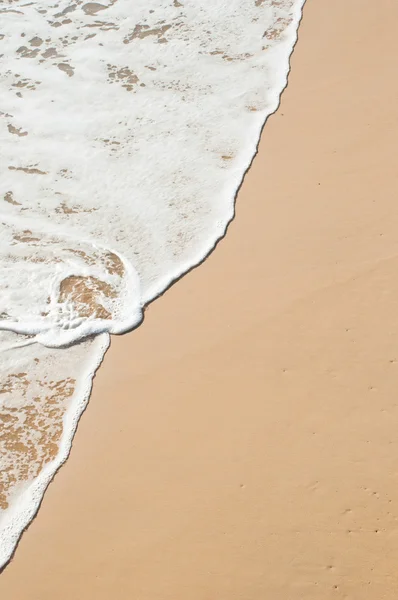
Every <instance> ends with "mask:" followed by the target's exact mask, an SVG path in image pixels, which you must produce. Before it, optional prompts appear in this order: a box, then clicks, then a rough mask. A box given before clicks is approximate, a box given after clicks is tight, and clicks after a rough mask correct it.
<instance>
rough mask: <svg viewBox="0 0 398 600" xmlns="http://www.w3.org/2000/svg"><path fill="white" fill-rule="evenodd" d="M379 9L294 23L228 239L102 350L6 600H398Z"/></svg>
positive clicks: (395, 113) (388, 26)
mask: <svg viewBox="0 0 398 600" xmlns="http://www.w3.org/2000/svg"><path fill="white" fill-rule="evenodd" d="M381 1H382V6H381V7H380V10H379V11H378V12H377V14H374V11H373V10H372V9H371V8H370V7H364V6H361V7H360V6H359V3H358V1H357V0H345V1H343V0H336V2H335V3H334V5H333V8H330V5H328V4H327V3H326V0H320V1H319V2H318V3H317V4H311V3H306V5H305V6H304V16H303V20H302V23H301V26H300V30H299V43H298V44H297V46H296V48H295V51H294V53H293V55H292V57H291V65H292V66H291V69H292V70H291V72H290V75H289V84H288V87H287V88H286V89H285V91H284V93H283V95H282V99H281V104H280V107H279V109H278V111H277V112H276V113H275V114H274V115H272V116H271V117H269V119H268V120H267V124H266V127H265V129H264V130H263V136H262V140H261V142H260V146H259V152H258V154H257V157H256V158H255V160H254V162H253V164H252V167H251V169H250V170H249V172H248V173H247V174H246V176H245V178H244V183H243V186H242V187H241V189H240V192H239V195H238V199H237V204H236V215H235V219H234V220H233V221H232V222H231V223H230V225H229V227H228V233H227V235H226V237H225V238H224V239H223V240H221V242H220V243H219V244H218V245H217V249H216V251H215V252H213V253H212V254H211V255H210V256H209V257H208V258H207V259H206V261H205V262H204V263H203V264H201V265H200V266H199V267H198V268H195V269H193V270H192V271H191V272H190V273H188V274H187V275H186V276H185V277H183V278H182V279H181V281H179V282H178V285H173V286H172V287H171V288H170V289H169V290H168V291H167V294H165V295H164V296H162V297H160V298H159V299H158V300H157V302H155V303H151V304H150V305H149V308H147V310H146V316H145V321H144V323H143V324H142V325H141V327H139V328H138V329H137V330H135V331H134V332H132V333H130V334H128V335H126V336H123V337H118V338H115V337H113V338H112V342H111V348H110V350H109V351H108V352H107V354H106V357H105V360H104V362H103V364H102V366H101V368H100V370H99V372H98V374H97V376H96V378H95V380H94V389H93V392H92V396H91V399H90V403H89V406H88V408H87V410H86V411H85V413H84V415H83V417H82V419H81V422H80V424H79V427H78V431H77V433H76V436H75V439H74V441H73V447H72V450H71V455H70V457H69V459H68V460H67V462H66V465H65V466H64V467H63V468H62V469H61V470H60V472H59V473H58V474H57V475H56V477H55V480H54V481H53V483H52V484H51V485H50V487H49V489H48V490H47V492H46V494H45V496H44V499H43V502H42V507H41V509H40V511H39V514H38V517H37V518H36V519H35V520H34V522H33V523H32V524H31V526H30V527H29V529H28V531H27V532H26V533H25V534H24V535H23V538H22V540H21V543H20V544H19V547H18V550H17V552H16V555H15V557H14V559H13V560H12V562H11V564H10V565H9V566H8V567H7V568H6V569H5V571H4V572H3V573H2V575H1V577H0V594H1V593H2V594H3V596H4V597H7V598H13V597H22V598H26V600H46V599H47V598H48V599H50V598H51V599H52V598H54V597H57V598H59V599H60V600H62V599H63V598H65V600H66V599H68V600H70V599H71V598H78V597H83V596H84V598H85V599H87V600H89V599H91V598H92V599H94V598H95V599H96V600H97V599H99V600H101V599H102V598H104V599H105V598H109V597H110V595H111V594H112V595H114V596H115V597H116V598H118V600H119V599H121V600H123V599H124V598H126V600H127V598H129V599H130V598H140V599H141V600H146V599H148V600H154V599H155V598H162V600H163V599H166V598H170V599H171V598H172V599H173V600H178V599H179V598H181V599H182V598H184V599H185V598H186V597H187V595H188V596H190V597H192V598H197V599H198V600H199V599H200V600H202V599H203V600H204V599H205V598H214V597H217V598H218V599H220V600H223V599H224V598H225V600H227V599H228V600H231V599H233V598H241V597H246V598H259V599H260V598H261V599H263V598H273V599H275V600H277V599H279V598H280V599H281V600H282V598H283V599H284V600H285V599H286V597H287V596H288V597H289V598H291V599H292V600H293V599H296V598H297V600H299V599H301V598H303V596H305V598H308V599H311V598H314V599H315V598H319V597H320V596H321V597H322V598H329V597H330V598H335V597H341V598H344V597H349V596H350V595H351V594H354V595H355V594H359V595H360V596H361V598H364V599H365V598H375V597H382V596H383V597H385V598H394V595H395V589H396V585H397V576H396V574H395V566H394V565H395V564H396V559H397V558H398V546H397V544H396V543H395V537H396V524H395V523H396V520H397V519H398V495H397V493H396V490H395V486H394V483H395V480H394V476H395V460H394V454H395V445H396V441H395V432H396V428H397V425H398V413H397V410H396V402H395V389H396V386H397V383H398V373H397V372H396V364H398V362H397V361H398V350H396V348H397V343H398V342H397V339H398V318H396V317H395V314H394V307H395V298H396V296H397V292H398V284H397V283H395V279H396V277H395V261H396V256H397V255H398V241H396V224H397V223H398V209H397V207H396V206H395V202H394V196H395V193H396V176H395V164H394V149H395V139H396V137H397V133H398V125H397V123H398V108H396V106H395V105H394V98H395V94H396V92H397V84H395V83H394V82H393V81H390V79H391V77H390V76H389V73H390V72H391V69H392V68H393V64H394V62H393V61H394V59H393V57H394V50H395V51H396V49H397V44H398V42H397V41H394V29H393V23H394V18H393V16H394V15H395V16H398V8H397V7H396V6H395V5H393V4H392V2H391V0H381ZM359 9H361V13H360V14H358V11H359ZM325 14H326V15H327V22H326V21H325V20H322V18H323V19H324V15H325ZM385 14H389V15H390V16H391V18H389V19H387V20H386V19H385ZM382 15H384V16H382ZM320 23H322V26H321V25H320ZM371 34H372V35H373V36H374V39H375V42H374V46H372V44H371V43H370V42H369V38H370V35H371ZM378 36H379V37H378ZM380 36H382V38H381V39H383V42H384V43H383V44H380V43H377V42H378V41H379V39H380ZM370 83H371V85H370ZM394 365H395V366H394Z"/></svg>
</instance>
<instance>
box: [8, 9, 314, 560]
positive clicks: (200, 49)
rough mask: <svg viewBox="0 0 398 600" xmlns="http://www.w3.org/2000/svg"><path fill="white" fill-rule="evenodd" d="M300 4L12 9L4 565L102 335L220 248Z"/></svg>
mask: <svg viewBox="0 0 398 600" xmlns="http://www.w3.org/2000/svg"><path fill="white" fill-rule="evenodd" d="M303 3H304V0H228V2H226V1H225V0H214V1H213V2H208V1H207V0H174V1H172V0H135V2H134V3H133V4H132V3H131V2H129V1H128V0H112V1H107V2H106V3H104V4H103V3H96V2H88V3H85V2H83V0H75V1H74V2H72V0H61V1H59V0H58V1H57V2H54V1H46V2H44V1H43V0H37V1H34V2H31V3H29V4H26V3H25V2H24V1H22V0H9V3H8V5H7V6H6V7H5V8H2V9H1V11H0V12H1V13H2V30H1V35H0V44H1V46H0V47H1V52H2V54H1V55H0V64H1V67H2V68H1V70H0V90H1V103H0V117H1V118H0V140H1V144H0V164H1V177H0V198H2V199H3V201H2V203H1V220H2V229H1V237H0V274H1V277H2V280H3V281H4V282H5V284H4V293H3V296H2V298H1V299H0V330H2V331H0V350H1V347H3V348H4V350H3V351H0V365H1V372H2V380H4V382H5V383H4V385H3V384H2V387H0V420H1V422H2V429H1V430H0V447H1V444H2V452H1V457H2V458H1V459H0V463H1V477H0V564H5V563H6V562H7V560H9V558H10V556H11V554H12V551H13V548H15V544H16V543H17V540H18V538H19V536H20V534H21V532H22V531H23V529H24V528H25V527H26V526H27V524H28V523H29V521H30V520H31V518H32V517H33V515H34V514H35V512H36V511H37V508H38V506H39V504H40V500H41V497H42V495H43V493H44V490H45V488H46V486H47V485H48V482H49V481H50V479H51V477H52V476H53V475H54V473H55V472H56V470H57V469H58V467H59V466H60V464H62V462H63V461H64V460H65V459H66V457H67V455H68V452H69V450H70V447H71V443H72V438H73V434H74V431H75V428H76V423H77V421H78V418H79V414H80V413H81V411H82V410H83V409H84V406H85V405H86V402H87V399H88V395H89V392H90V389H91V381H92V378H93V375H94V373H95V370H96V368H97V366H98V364H99V363H100V361H101V360H102V356H103V354H104V352H105V349H106V347H107V344H108V341H109V336H108V334H109V333H116V334H117V333H123V332H125V331H128V330H129V329H132V328H134V327H135V326H136V325H137V324H139V322H140V320H141V318H142V308H143V306H144V305H145V304H147V303H148V302H150V301H151V300H153V299H154V298H155V297H156V296H157V295H159V294H160V293H162V292H163V291H164V290H165V289H166V288H167V287H168V286H169V285H170V284H171V283H172V282H173V281H175V280H177V279H178V278H179V277H180V276H181V275H183V274H184V273H186V272H187V271H188V270H190V269H191V268H192V267H193V266H195V265H197V264H199V263H200V262H201V261H202V260H203V259H204V258H205V257H206V256H207V254H208V253H209V252H210V251H211V250H212V249H213V248H214V246H215V244H216V243H217V241H218V240H219V239H220V238H221V237H223V235H224V234H225V231H226V228H227V225H228V223H229V222H230V220H231V219H232V218H233V215H234V200H235V196H236V193H237V190H238V189H239V186H240V184H241V182H242V179H243V176H244V174H245V172H246V170H247V169H248V167H249V165H250V164H251V161H252V159H253V157H254V155H255V153H256V149H257V144H258V140H259V137H260V133H261V130H262V127H263V125H264V123H265V121H266V119H267V117H268V116H269V115H270V114H271V113H273V112H274V111H275V110H276V108H277V107H278V104H279V98H280V94H281V92H282V90H283V88H284V87H285V85H286V82H287V75H288V71H289V56H290V54H291V52H292V50H293V47H294V44H295V41H296V38H297V29H298V25H299V22H300V19H301V10H302V6H303ZM265 201H266V199H265ZM54 369H55V370H54ZM3 375H4V376H3ZM62 382H68V383H62ZM51 386H54V387H51ZM54 405H56V406H57V408H56V409H55V408H54V410H53V408H51V407H53V406H54ZM49 407H50V408H49ZM43 440H44V441H43ZM40 444H41V445H40ZM18 465H19V466H18Z"/></svg>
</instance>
